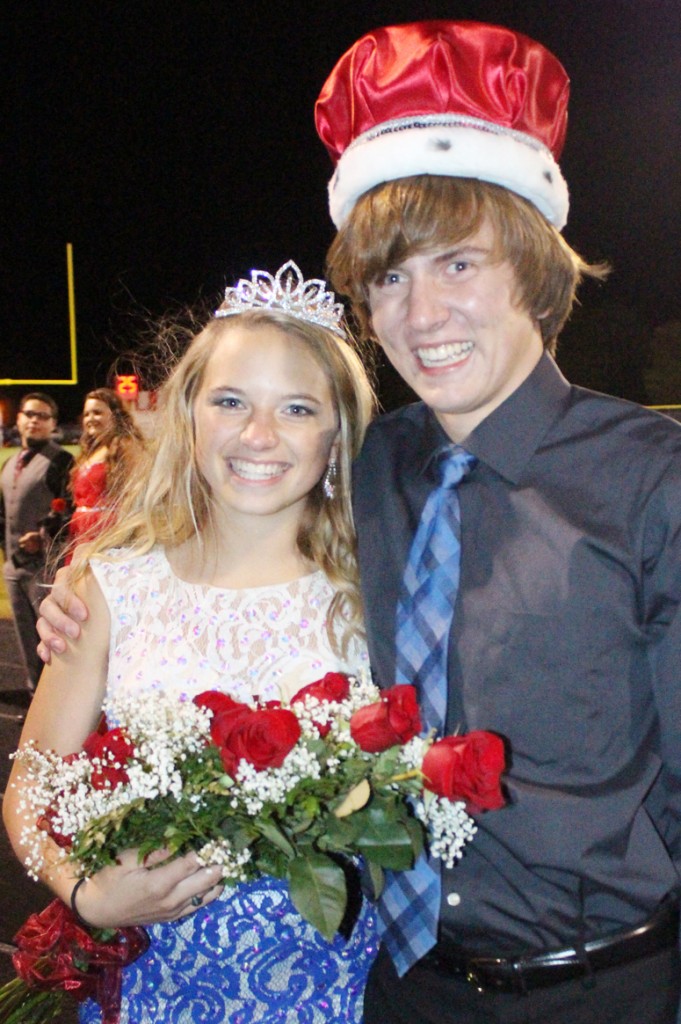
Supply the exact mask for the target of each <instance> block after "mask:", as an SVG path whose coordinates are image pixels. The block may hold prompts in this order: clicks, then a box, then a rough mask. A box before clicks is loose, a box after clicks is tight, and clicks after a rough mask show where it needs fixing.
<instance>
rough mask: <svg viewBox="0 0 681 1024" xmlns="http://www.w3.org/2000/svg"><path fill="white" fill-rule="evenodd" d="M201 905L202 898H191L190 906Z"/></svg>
mask: <svg viewBox="0 0 681 1024" xmlns="http://www.w3.org/2000/svg"><path fill="white" fill-rule="evenodd" d="M202 903H203V896H192V898H191V905H192V906H193V907H200V906H201V904H202Z"/></svg>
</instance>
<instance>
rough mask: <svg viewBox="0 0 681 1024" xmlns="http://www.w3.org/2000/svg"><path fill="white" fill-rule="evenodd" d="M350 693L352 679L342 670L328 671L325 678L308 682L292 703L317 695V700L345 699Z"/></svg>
mask: <svg viewBox="0 0 681 1024" xmlns="http://www.w3.org/2000/svg"><path fill="white" fill-rule="evenodd" d="M349 693H350V680H349V679H348V677H347V676H345V675H343V673H342V672H327V673H326V675H325V676H324V678H323V679H318V680H317V682H316V683H308V685H307V686H304V687H303V688H302V690H298V693H297V694H296V695H295V697H293V698H292V700H291V703H292V704H296V703H297V702H298V701H304V700H305V698H306V697H315V698H316V699H317V700H339V701H340V700H345V698H346V697H347V696H348V694H349Z"/></svg>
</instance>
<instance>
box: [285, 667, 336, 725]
mask: <svg viewBox="0 0 681 1024" xmlns="http://www.w3.org/2000/svg"><path fill="white" fill-rule="evenodd" d="M349 693H350V680H349V679H348V677H347V676H345V675H343V673H342V672H327V673H326V675H325V676H324V678H323V679H318V680H317V682H316V683H308V685H307V686H304V687H303V688H302V690H298V693H297V694H296V695H295V697H293V698H292V700H291V704H302V703H304V702H305V698H306V697H314V698H315V699H316V700H319V701H341V700H345V698H346V697H347V696H348V694H349ZM314 724H315V727H316V729H317V732H318V733H319V735H320V736H322V737H324V736H326V735H327V734H328V732H329V730H330V728H331V723H330V722H325V723H324V724H323V725H322V724H321V723H320V722H315V723H314Z"/></svg>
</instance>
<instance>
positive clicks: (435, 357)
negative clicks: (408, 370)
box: [416, 341, 473, 366]
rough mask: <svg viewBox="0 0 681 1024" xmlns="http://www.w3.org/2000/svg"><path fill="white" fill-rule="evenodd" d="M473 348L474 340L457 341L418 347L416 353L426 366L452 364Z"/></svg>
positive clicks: (459, 360)
mask: <svg viewBox="0 0 681 1024" xmlns="http://www.w3.org/2000/svg"><path fill="white" fill-rule="evenodd" d="M472 348H473V342H472V341H455V342H453V343H446V344H444V345H429V346H428V347H427V348H417V349H416V355H417V356H418V358H419V360H420V361H421V362H422V363H423V365H424V366H450V365H451V364H452V363H458V362H461V360H462V359H465V358H466V356H467V355H468V353H469V352H470V351H471V349H472Z"/></svg>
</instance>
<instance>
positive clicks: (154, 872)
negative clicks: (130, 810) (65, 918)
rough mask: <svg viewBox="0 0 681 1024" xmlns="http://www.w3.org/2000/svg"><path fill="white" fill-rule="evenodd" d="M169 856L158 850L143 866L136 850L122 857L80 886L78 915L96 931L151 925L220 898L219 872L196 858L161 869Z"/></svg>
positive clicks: (183, 915) (173, 863) (219, 870)
mask: <svg viewBox="0 0 681 1024" xmlns="http://www.w3.org/2000/svg"><path fill="white" fill-rule="evenodd" d="M167 856H168V851H167V850H156V851H155V852H154V853H152V854H150V855H149V856H148V857H147V858H146V860H145V861H144V862H142V863H140V862H139V861H138V859H137V858H138V852H137V850H126V851H125V852H124V853H122V854H120V856H119V858H118V859H119V863H118V864H116V865H113V866H111V867H108V868H103V869H102V870H101V871H98V872H97V874H96V875H93V876H92V878H88V880H87V881H86V882H85V883H84V884H83V885H81V886H80V888H79V889H78V892H77V894H76V909H77V910H78V913H79V915H80V916H81V917H82V919H83V920H84V921H85V922H87V924H89V925H91V926H92V927H93V928H125V927H126V926H130V925H149V924H156V923H157V922H159V921H177V920H178V919H179V918H181V917H187V916H188V915H189V914H193V913H195V912H196V910H197V908H198V907H200V906H205V905H206V904H208V903H212V902H213V900H214V899H216V898H217V897H218V896H219V895H220V893H221V891H222V884H221V878H222V869H221V868H220V867H209V868H207V867H203V866H202V865H200V864H199V862H198V859H197V856H196V854H195V853H188V854H186V855H185V856H184V857H178V858H176V859H175V860H172V861H169V862H168V863H167V864H162V862H163V861H164V860H165V859H166V857H167Z"/></svg>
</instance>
